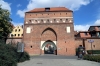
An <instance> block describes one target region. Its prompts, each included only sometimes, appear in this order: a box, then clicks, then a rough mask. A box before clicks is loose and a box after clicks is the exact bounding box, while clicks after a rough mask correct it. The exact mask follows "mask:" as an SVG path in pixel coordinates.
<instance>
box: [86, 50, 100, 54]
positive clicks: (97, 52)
mask: <svg viewBox="0 0 100 66" xmlns="http://www.w3.org/2000/svg"><path fill="white" fill-rule="evenodd" d="M87 53H88V54H91V53H93V54H100V50H87Z"/></svg>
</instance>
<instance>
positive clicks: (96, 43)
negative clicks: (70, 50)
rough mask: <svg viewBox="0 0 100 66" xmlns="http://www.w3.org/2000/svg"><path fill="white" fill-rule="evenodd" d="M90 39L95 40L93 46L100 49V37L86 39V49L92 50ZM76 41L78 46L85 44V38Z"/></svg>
mask: <svg viewBox="0 0 100 66" xmlns="http://www.w3.org/2000/svg"><path fill="white" fill-rule="evenodd" d="M89 40H93V41H94V42H93V43H92V48H93V50H100V39H86V40H85V49H86V50H91V43H89V42H88V41H89ZM75 43H76V48H77V47H78V46H79V45H83V40H80V39H79V40H75Z"/></svg>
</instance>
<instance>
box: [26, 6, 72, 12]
mask: <svg viewBox="0 0 100 66" xmlns="http://www.w3.org/2000/svg"><path fill="white" fill-rule="evenodd" d="M46 9H50V10H49V11H48V12H59V11H63V12H67V11H69V12H72V10H69V9H68V8H66V7H51V8H50V7H47V8H35V9H33V10H30V11H28V12H26V13H32V12H47V11H46Z"/></svg>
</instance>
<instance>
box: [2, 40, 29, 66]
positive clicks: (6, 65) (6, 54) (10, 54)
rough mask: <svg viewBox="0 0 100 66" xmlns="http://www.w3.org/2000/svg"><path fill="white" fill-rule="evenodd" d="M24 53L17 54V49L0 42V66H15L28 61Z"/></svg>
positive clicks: (27, 56)
mask: <svg viewBox="0 0 100 66" xmlns="http://www.w3.org/2000/svg"><path fill="white" fill-rule="evenodd" d="M29 59H30V56H29V55H28V54H27V53H26V52H23V53H19V52H17V48H16V47H13V46H12V45H10V44H5V43H4V42H1V41H0V66H17V62H23V61H26V60H29Z"/></svg>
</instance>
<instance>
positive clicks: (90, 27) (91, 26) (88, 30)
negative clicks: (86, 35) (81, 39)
mask: <svg viewBox="0 0 100 66" xmlns="http://www.w3.org/2000/svg"><path fill="white" fill-rule="evenodd" d="M91 27H94V29H96V28H95V27H100V26H90V27H89V29H88V31H89V30H90V28H91Z"/></svg>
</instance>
